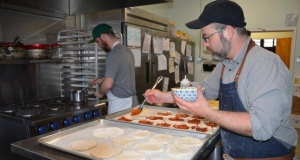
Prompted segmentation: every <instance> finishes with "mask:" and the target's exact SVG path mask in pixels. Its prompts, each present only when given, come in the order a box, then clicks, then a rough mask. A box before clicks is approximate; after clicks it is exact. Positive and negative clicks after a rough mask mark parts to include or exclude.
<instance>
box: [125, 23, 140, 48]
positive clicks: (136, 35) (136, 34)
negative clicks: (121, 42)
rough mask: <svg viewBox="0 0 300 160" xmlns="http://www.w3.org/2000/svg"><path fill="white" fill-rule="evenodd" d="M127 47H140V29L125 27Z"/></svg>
mask: <svg viewBox="0 0 300 160" xmlns="http://www.w3.org/2000/svg"><path fill="white" fill-rule="evenodd" d="M127 46H134V47H141V28H138V27H131V26H127Z"/></svg>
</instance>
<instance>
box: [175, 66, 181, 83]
mask: <svg viewBox="0 0 300 160" xmlns="http://www.w3.org/2000/svg"><path fill="white" fill-rule="evenodd" d="M178 82H180V79H179V65H176V66H175V83H178Z"/></svg>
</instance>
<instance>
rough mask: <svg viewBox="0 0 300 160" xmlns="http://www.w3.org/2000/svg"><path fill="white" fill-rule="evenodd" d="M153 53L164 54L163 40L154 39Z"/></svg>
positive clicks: (160, 38)
mask: <svg viewBox="0 0 300 160" xmlns="http://www.w3.org/2000/svg"><path fill="white" fill-rule="evenodd" d="M153 50H154V51H153V53H154V54H162V53H163V38H162V37H153Z"/></svg>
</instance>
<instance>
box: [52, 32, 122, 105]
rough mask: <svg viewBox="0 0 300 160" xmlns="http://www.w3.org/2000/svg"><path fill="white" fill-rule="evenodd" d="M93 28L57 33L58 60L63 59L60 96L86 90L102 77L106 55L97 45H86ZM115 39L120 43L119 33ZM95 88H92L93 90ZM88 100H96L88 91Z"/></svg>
mask: <svg viewBox="0 0 300 160" xmlns="http://www.w3.org/2000/svg"><path fill="white" fill-rule="evenodd" d="M92 29H93V28H78V29H70V30H62V31H60V32H59V33H58V36H57V41H58V42H60V44H61V45H62V47H61V48H59V49H58V58H59V59H63V62H64V63H61V64H60V80H61V96H64V97H67V96H69V95H68V94H69V91H70V90H80V89H84V88H86V87H87V86H88V85H89V83H90V82H91V81H92V80H93V79H94V78H95V77H98V75H99V74H102V75H104V72H105V59H106V53H105V52H104V51H103V50H102V49H101V48H100V47H98V45H97V43H92V44H88V42H89V41H90V40H91V39H92ZM114 32H115V35H116V37H117V38H118V39H119V40H120V41H122V40H123V37H122V34H121V33H120V32H116V31H114ZM96 87H98V85H97V86H94V87H93V89H94V90H95V89H96ZM88 94H89V95H91V96H89V100H95V101H96V100H98V99H97V98H95V97H94V96H93V92H92V91H91V90H89V91H88Z"/></svg>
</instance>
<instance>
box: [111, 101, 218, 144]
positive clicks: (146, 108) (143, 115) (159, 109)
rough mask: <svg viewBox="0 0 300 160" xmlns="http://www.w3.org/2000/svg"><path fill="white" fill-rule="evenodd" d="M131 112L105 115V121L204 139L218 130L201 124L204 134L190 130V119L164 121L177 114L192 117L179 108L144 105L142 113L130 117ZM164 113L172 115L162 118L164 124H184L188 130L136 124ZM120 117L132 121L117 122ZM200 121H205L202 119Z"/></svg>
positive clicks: (129, 110)
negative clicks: (186, 133) (136, 125)
mask: <svg viewBox="0 0 300 160" xmlns="http://www.w3.org/2000/svg"><path fill="white" fill-rule="evenodd" d="M132 110H133V108H129V109H126V110H123V111H120V112H117V113H114V114H110V115H107V116H106V117H105V119H107V120H112V121H118V122H123V123H131V124H138V125H143V126H150V127H156V128H162V129H168V130H180V131H185V132H192V133H198V134H200V135H202V136H203V138H204V137H206V136H207V135H214V134H215V133H217V131H218V130H219V128H220V126H219V125H218V126H217V127H213V128H211V127H208V126H206V125H205V124H203V123H202V124H201V125H202V126H201V127H207V128H208V131H206V132H199V131H196V130H194V129H191V126H195V125H194V124H189V123H187V119H190V117H189V118H183V119H184V122H176V121H173V122H171V121H166V119H167V118H169V117H174V114H177V113H184V114H189V115H192V114H191V113H189V112H188V111H185V110H182V109H179V108H167V107H158V106H150V105H144V109H143V111H142V112H141V113H140V114H139V115H136V116H131V115H130V114H131V112H132ZM149 111H150V112H149ZM166 111H168V112H171V113H172V115H171V116H164V117H165V118H164V120H163V121H164V122H166V123H170V124H172V125H173V124H186V125H188V126H189V127H190V128H189V129H188V130H184V129H177V128H174V127H168V128H167V127H160V126H156V124H155V123H154V125H146V124H140V123H138V121H139V120H142V119H144V120H145V119H146V116H157V115H156V113H157V112H166ZM145 112H147V113H145ZM122 116H124V117H126V118H129V119H133V121H132V122H127V121H120V120H118V118H119V117H122ZM147 120H149V119H147ZM149 121H152V122H155V121H156V120H149ZM202 121H206V120H205V119H204V120H202ZM157 122H158V121H157ZM160 122H161V121H160Z"/></svg>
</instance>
